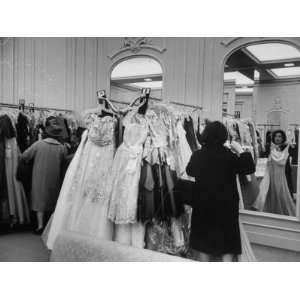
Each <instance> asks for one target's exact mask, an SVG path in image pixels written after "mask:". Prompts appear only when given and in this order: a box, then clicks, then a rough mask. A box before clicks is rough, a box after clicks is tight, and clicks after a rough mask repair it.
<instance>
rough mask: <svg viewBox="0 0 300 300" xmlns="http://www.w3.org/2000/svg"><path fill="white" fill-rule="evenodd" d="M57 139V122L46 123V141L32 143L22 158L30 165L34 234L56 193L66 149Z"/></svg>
mask: <svg viewBox="0 0 300 300" xmlns="http://www.w3.org/2000/svg"><path fill="white" fill-rule="evenodd" d="M61 135H62V128H61V126H60V125H59V123H58V122H57V120H56V119H51V120H47V122H46V138H45V139H43V140H40V141H37V142H35V143H34V144H33V145H32V146H31V147H30V148H28V149H27V150H26V151H25V152H24V153H23V154H22V160H24V162H26V163H28V162H33V170H32V188H31V209H32V210H33V211H35V212H36V214H37V221H38V228H37V229H36V231H35V232H36V233H37V234H40V233H42V231H43V228H44V221H45V220H44V216H45V213H51V212H53V211H54V209H55V206H56V201H57V198H58V195H59V192H60V187H61V183H62V182H61V181H62V180H61V177H62V166H63V163H64V160H65V157H66V148H65V146H63V145H62V144H61V143H60V142H59V140H60V139H61Z"/></svg>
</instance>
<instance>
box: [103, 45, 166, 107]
mask: <svg viewBox="0 0 300 300" xmlns="http://www.w3.org/2000/svg"><path fill="white" fill-rule="evenodd" d="M128 51H129V50H127V51H125V52H124V53H120V54H119V55H117V56H115V57H114V58H113V59H112V62H111V64H110V67H109V71H108V79H107V89H106V90H107V91H108V92H107V93H108V97H109V98H110V96H111V84H110V80H111V73H112V71H113V69H114V68H115V67H116V66H117V65H118V64H119V63H121V62H123V61H126V60H128V59H133V58H139V57H148V58H151V59H153V60H155V61H157V62H158V63H159V64H160V66H161V69H162V78H163V80H162V81H163V84H162V100H163V101H164V95H165V93H164V90H165V85H164V80H165V74H166V70H165V66H164V63H163V59H162V54H161V53H156V52H154V51H153V50H149V49H142V50H141V51H140V52H139V53H138V54H136V53H130V54H128V53H127V52H128ZM124 103H125V102H124Z"/></svg>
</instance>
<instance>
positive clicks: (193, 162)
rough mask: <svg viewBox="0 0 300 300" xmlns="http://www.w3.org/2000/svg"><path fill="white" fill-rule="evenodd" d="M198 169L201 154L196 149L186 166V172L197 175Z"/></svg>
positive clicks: (192, 175) (193, 175)
mask: <svg viewBox="0 0 300 300" xmlns="http://www.w3.org/2000/svg"><path fill="white" fill-rule="evenodd" d="M197 170H199V156H198V151H195V152H193V154H192V156H191V158H190V161H189V163H188V165H187V167H186V173H187V174H188V175H189V176H191V177H195V176H196V174H197Z"/></svg>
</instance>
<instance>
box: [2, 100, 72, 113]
mask: <svg viewBox="0 0 300 300" xmlns="http://www.w3.org/2000/svg"><path fill="white" fill-rule="evenodd" d="M0 107H7V108H15V109H19V107H20V105H18V104H9V103H2V102H0ZM24 109H28V110H30V109H34V110H38V111H50V110H54V111H60V112H69V113H72V112H73V111H72V110H69V109H62V108H51V107H39V106H34V107H30V106H26V105H25V106H24Z"/></svg>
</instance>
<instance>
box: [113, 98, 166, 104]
mask: <svg viewBox="0 0 300 300" xmlns="http://www.w3.org/2000/svg"><path fill="white" fill-rule="evenodd" d="M109 100H110V101H111V102H113V103H118V104H123V105H129V104H130V102H125V101H120V100H114V99H109ZM149 100H154V101H158V102H160V101H162V100H161V99H159V98H154V97H149Z"/></svg>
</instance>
